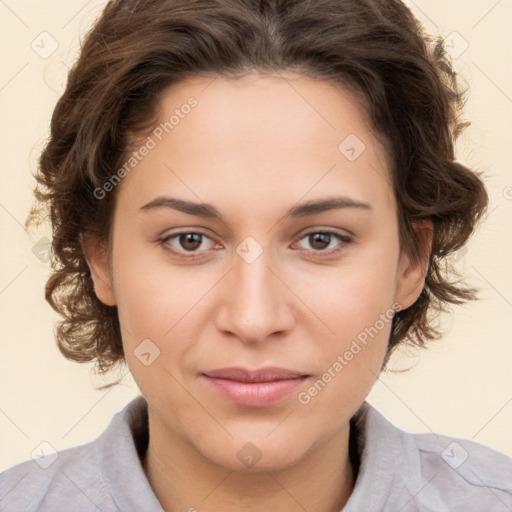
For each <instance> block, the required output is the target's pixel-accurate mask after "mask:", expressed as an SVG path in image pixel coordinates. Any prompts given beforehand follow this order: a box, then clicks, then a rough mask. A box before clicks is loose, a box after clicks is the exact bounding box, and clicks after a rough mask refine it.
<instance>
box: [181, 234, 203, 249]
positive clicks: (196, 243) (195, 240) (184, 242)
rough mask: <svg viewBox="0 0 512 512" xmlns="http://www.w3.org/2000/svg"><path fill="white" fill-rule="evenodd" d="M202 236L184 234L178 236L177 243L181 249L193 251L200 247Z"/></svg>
mask: <svg viewBox="0 0 512 512" xmlns="http://www.w3.org/2000/svg"><path fill="white" fill-rule="evenodd" d="M202 236H203V235H201V234H199V233H185V234H182V235H179V243H180V246H181V247H183V249H185V250H187V251H194V250H196V249H198V248H199V247H200V246H201V242H202Z"/></svg>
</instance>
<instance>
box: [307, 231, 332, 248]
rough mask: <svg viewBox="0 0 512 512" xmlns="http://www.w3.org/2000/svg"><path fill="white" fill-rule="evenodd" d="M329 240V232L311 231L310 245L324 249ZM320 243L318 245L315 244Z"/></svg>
mask: <svg viewBox="0 0 512 512" xmlns="http://www.w3.org/2000/svg"><path fill="white" fill-rule="evenodd" d="M330 242H331V235H330V234H329V233H313V234H312V235H310V243H311V246H312V247H314V248H315V249H325V248H326V247H327V246H328V245H329V243H330ZM318 243H319V244H320V246H318V245H316V244H318Z"/></svg>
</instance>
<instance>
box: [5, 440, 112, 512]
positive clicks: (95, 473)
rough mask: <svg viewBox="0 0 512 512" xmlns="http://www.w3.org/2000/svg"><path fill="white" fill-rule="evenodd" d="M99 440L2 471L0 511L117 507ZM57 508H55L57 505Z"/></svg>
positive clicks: (104, 508) (108, 508)
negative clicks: (99, 456)
mask: <svg viewBox="0 0 512 512" xmlns="http://www.w3.org/2000/svg"><path fill="white" fill-rule="evenodd" d="M97 443H98V440H96V441H93V442H91V443H87V444H84V445H81V446H77V447H74V448H69V449H67V450H62V451H60V452H54V453H49V454H46V455H43V456H40V457H37V458H34V459H33V460H27V461H25V462H22V463H20V464H17V465H16V466H14V467H12V468H10V469H8V470H7V471H4V472H3V473H0V499H1V501H0V511H1V512H11V511H12V512H14V511H19V510H26V511H33V510H41V511H43V510H48V511H49V510H52V509H53V510H55V509H56V508H57V509H59V510H65V509H67V508H68V507H69V506H72V507H74V508H77V509H78V510H84V511H89V510H91V511H92V510H98V508H99V509H100V510H105V511H109V510H116V508H115V507H113V502H112V500H111V498H110V493H109V491H108V488H107V486H106V484H105V482H104V481H103V479H102V475H101V468H100V467H99V465H98V462H97V454H96V446H97ZM55 507H56V508H55Z"/></svg>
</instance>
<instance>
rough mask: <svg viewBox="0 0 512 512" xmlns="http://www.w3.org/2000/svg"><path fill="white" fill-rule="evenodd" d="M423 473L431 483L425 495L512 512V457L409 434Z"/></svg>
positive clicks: (432, 435) (434, 436)
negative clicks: (440, 496)
mask: <svg viewBox="0 0 512 512" xmlns="http://www.w3.org/2000/svg"><path fill="white" fill-rule="evenodd" d="M403 436H404V437H406V438H408V439H409V443H410V445H411V447H412V448H413V450H414V451H415V452H416V453H417V454H418V459H419V464H420V471H421V474H422V475H423V476H424V477H426V478H428V479H429V480H431V481H432V485H430V486H429V487H430V489H426V491H427V492H426V494H428V493H429V491H430V494H436V495H445V496H450V497H453V498H454V499H455V500H456V501H457V503H458V504H459V506H463V505H465V506H467V507H469V508H468V509H470V507H475V505H477V504H478V506H479V507H481V509H482V510H484V507H487V510H496V511H499V510H504V511H508V510H512V458H510V457H508V456H506V455H505V454H503V453H500V452H498V451H496V450H493V449H492V448H489V447H488V446H484V445H482V444H480V443H477V442H475V441H472V440H469V439H463V438H455V437H449V436H445V435H442V434H435V433H429V434H406V433H403Z"/></svg>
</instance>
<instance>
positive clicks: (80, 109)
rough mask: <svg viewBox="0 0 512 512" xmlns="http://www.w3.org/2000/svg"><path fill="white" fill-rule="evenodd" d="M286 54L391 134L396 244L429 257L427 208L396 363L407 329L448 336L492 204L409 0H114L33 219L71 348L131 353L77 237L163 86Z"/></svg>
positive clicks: (84, 66) (88, 353) (420, 340)
mask: <svg viewBox="0 0 512 512" xmlns="http://www.w3.org/2000/svg"><path fill="white" fill-rule="evenodd" d="M286 70H292V71H296V72H299V73H300V74H301V75H302V76H305V77H310V78H314V79H318V80H325V81H329V82H331V83H333V84H337V85H339V86H341V87H344V88H349V89H350V90H352V91H353V92H355V93H356V94H357V96H358V98H359V99H360V100H361V101H362V104H364V106H365V108H366V109H367V111H368V114H369V115H370V119H371V121H372V123H373V127H374V129H375V131H376V133H377V134H378V137H379V139H381V140H383V141H385V142H386V148H387V151H388V152H389V155H390V159H391V164H392V165H391V168H392V186H393V189H394V194H395V198H396V202H397V205H398V223H399V238H400V247H401V250H403V251H406V252H407V253H408V254H410V255H411V256H412V257H413V258H414V259H417V258H420V257H421V248H420V240H419V239H418V238H417V236H416V234H415V231H414V229H413V223H414V221H417V220H420V219H425V218H430V219H432V221H433V227H434V230H433V242H432V249H431V253H430V256H429V262H428V272H427V274H426V278H425V285H424V288H423V290H422V292H421V294H420V296H419V298H418V299H417V301H416V302H415V303H414V304H413V305H412V306H410V307H409V308H407V309H405V310H401V311H398V312H397V313H396V314H395V316H394V318H393V323H392V330H391V335H390V339H389V349H388V354H387V358H386V363H387V360H388V358H389V355H390V354H391V352H392V350H393V349H394V348H395V347H397V346H398V345H400V344H402V343H408V344H412V345H414V346H420V347H423V346H425V345H426V343H427V342H428V341H430V340H434V339H437V338H439V337H440V329H439V326H437V325H434V323H433V322H432V320H433V319H434V318H435V317H436V316H438V315H439V313H440V312H441V311H446V310H447V306H448V305H449V304H450V303H452V304H461V303H463V302H465V301H468V300H473V299H475V298H476V292H477V290H476V289H474V288H468V287H466V286H465V285H464V283H463V281H462V279H461V276H460V275H459V274H458V273H457V272H456V270H455V268H454V267H453V264H452V263H451V262H450V258H448V256H449V255H450V254H451V253H453V252H454V251H456V250H458V249H459V248H461V247H462V246H463V245H464V244H465V243H466V241H467V240H468V238H469V237H470V236H471V234H472V233H473V232H474V230H475V228H476V225H477V223H478V222H479V221H480V219H481V217H482V216H483V214H484V213H485V210H486V209H487V203H488V197H487V193H486V189H485V186H484V183H483V181H482V179H481V176H480V173H478V172H476V171H473V170H470V169H468V168H467V167H465V166H464V165H462V164H460V163H458V162H456V161H455V151H454V144H455V141H456V139H457V137H458V136H459V135H460V133H461V132H462V131H463V129H464V128H465V127H466V126H467V125H468V123H464V122H462V121H461V120H460V114H461V112H462V108H463V105H464V102H465V93H466V91H464V90H462V89H461V88H460V86H459V85H458V78H457V74H456V73H455V71H454V70H453V67H452V64H451V62H450V60H449V58H448V57H447V55H446V53H445V49H444V46H443V40H442V39H441V38H440V37H433V36H430V35H428V34H426V33H425V31H424V28H423V27H422V25H421V24H420V23H419V21H418V20H417V19H416V18H415V17H414V15H413V14H412V13H411V11H410V10H409V9H408V8H407V7H406V6H405V5H404V4H403V3H402V2H401V1H399V0H315V1H314V2H313V1H311V0H111V1H110V2H108V4H107V5H106V7H105V8H104V10H103V12H102V14H101V15H100V16H99V18H98V19H97V20H96V22H95V24H94V26H93V27H92V29H91V30H90V31H89V33H88V34H87V36H86V37H85V39H84V41H83V43H82V47H81V51H80V55H79V58H78V59H77V61H76V63H75V64H74V66H73V67H72V69H71V70H70V72H69V75H68V80H67V85H66V88H65V91H64V93H63V95H62V96H61V98H60V99H59V101H58V103H57V105H56V107H55V110H54V112H53V116H52V121H51V129H50V137H49V139H48V142H47V144H46V147H45V148H44V150H43V152H42V154H41V157H40V160H39V167H38V170H37V172H36V180H37V185H36V188H35V192H34V193H35V197H36V202H35V204H34V206H33V208H32V210H31V213H30V214H29V217H28V219H27V226H29V225H30V224H32V223H38V222H41V221H42V219H43V218H46V217H49V220H50V222H51V225H52V233H53V240H52V253H53V254H52V258H51V264H52V273H51V275H50V277H49V279H48V282H47V284H46V299H47V301H48V302H49V303H50V304H51V306H52V307H53V308H54V309H55V310H56V311H57V312H58V313H59V314H60V315H61V316H62V320H61V321H60V322H59V323H58V324H57V328H56V340H57V344H58V347H59V349H60V351H61V352H62V354H63V355H64V356H65V357H66V358H68V359H71V360H74V361H78V362H86V361H95V363H96V366H95V370H96V371H97V372H98V373H101V374H102V373H106V372H107V371H108V370H110V369H111V368H112V367H113V366H114V365H115V364H116V363H118V362H122V361H124V353H123V344H122V338H121V327H120V324H119V320H118V312H117V308H116V307H115V306H107V305H105V304H103V303H102V302H100V301H99V300H98V298H97V297H96V295H95V292H94V288H93V284H92V279H91V275H90V272H89V268H88V265H87V262H86V259H85V256H84V252H83V249H82V237H83V236H84V234H87V233H94V234H96V235H99V236H100V237H101V238H102V239H103V240H106V241H108V239H109V236H110V228H111V220H112V214H113V211H114V208H115V197H116V193H115V190H113V191H112V192H111V193H109V194H107V195H106V197H104V198H103V199H101V200H99V199H98V198H97V194H95V190H97V188H98V187H100V186H102V184H104V183H105V182H106V181H107V180H109V179H111V177H112V176H113V174H114V171H115V169H118V168H119V166H120V165H121V164H122V162H123V161H125V159H126V157H127V154H128V151H129V149H130V145H131V143H132V141H133V138H134V137H136V136H138V135H140V134H142V133H144V130H147V129H148V127H151V126H152V123H154V122H155V119H156V116H157V113H158V102H159V98H160V96H161V93H162V91H163V90H164V89H166V88H167V87H168V86H170V85H171V84H174V83H178V82H181V81H183V80H185V79H187V78H190V77H193V76H201V75H203V76H204V75H205V74H214V75H215V74H216V75H221V76H225V77H232V78H236V77H239V76H243V75H244V74H249V73H250V72H253V71H258V72H260V73H275V72H276V71H278V72H280V71H286Z"/></svg>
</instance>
